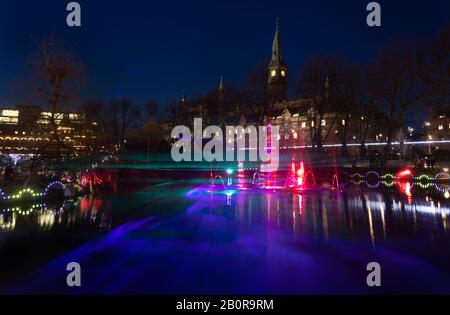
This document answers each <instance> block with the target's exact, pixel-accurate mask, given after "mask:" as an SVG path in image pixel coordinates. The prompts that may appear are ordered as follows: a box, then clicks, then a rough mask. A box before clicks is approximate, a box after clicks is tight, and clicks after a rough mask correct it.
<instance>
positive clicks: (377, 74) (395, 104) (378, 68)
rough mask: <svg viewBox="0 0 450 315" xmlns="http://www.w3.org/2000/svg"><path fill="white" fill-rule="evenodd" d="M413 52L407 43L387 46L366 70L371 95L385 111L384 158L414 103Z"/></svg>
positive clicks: (412, 48) (414, 55) (401, 129)
mask: <svg viewBox="0 0 450 315" xmlns="http://www.w3.org/2000/svg"><path fill="white" fill-rule="evenodd" d="M415 52H416V49H415V47H414V46H412V45H411V44H410V43H406V42H397V43H395V44H390V45H388V46H387V47H386V48H384V49H383V50H382V51H381V52H380V54H379V56H378V58H377V60H375V62H373V63H371V64H370V65H369V66H368V68H367V79H368V86H369V88H370V89H371V95H372V97H374V98H375V99H376V100H377V102H378V101H379V102H380V104H381V106H383V107H385V108H386V109H387V121H386V142H387V145H386V148H385V158H388V157H389V153H390V148H391V144H392V142H393V140H394V139H395V137H396V136H397V135H398V133H399V132H400V133H401V132H402V131H403V129H404V124H405V115H406V112H407V110H408V109H410V107H411V106H412V105H413V104H414V103H415V102H416V96H417V93H416V90H415V87H416V81H417V80H416V78H417V77H416V54H415ZM400 141H402V139H400Z"/></svg>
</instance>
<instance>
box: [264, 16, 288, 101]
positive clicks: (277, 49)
mask: <svg viewBox="0 0 450 315" xmlns="http://www.w3.org/2000/svg"><path fill="white" fill-rule="evenodd" d="M278 24H279V19H278V18H277V20H276V31H275V37H274V39H273V44H272V59H271V60H270V64H269V66H268V67H267V69H268V72H269V73H268V96H269V101H270V102H271V103H274V102H278V101H284V100H286V98H287V79H288V72H287V65H286V64H285V63H284V55H283V49H282V48H281V39H280V32H279V26H278Z"/></svg>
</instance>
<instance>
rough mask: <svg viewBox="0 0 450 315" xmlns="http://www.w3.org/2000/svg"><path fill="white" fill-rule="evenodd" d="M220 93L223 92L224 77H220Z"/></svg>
mask: <svg viewBox="0 0 450 315" xmlns="http://www.w3.org/2000/svg"><path fill="white" fill-rule="evenodd" d="M219 91H223V77H222V76H220V83H219Z"/></svg>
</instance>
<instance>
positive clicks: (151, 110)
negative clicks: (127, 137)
mask: <svg viewBox="0 0 450 315" xmlns="http://www.w3.org/2000/svg"><path fill="white" fill-rule="evenodd" d="M145 111H146V114H147V118H148V119H157V118H158V117H159V108H158V103H157V102H156V101H155V100H153V99H151V100H149V101H147V102H146V103H145Z"/></svg>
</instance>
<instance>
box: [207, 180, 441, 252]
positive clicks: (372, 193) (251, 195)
mask: <svg viewBox="0 0 450 315" xmlns="http://www.w3.org/2000/svg"><path fill="white" fill-rule="evenodd" d="M212 198H213V199H214V201H215V202H213V203H211V206H210V211H212V212H214V211H217V209H218V206H217V202H219V201H220V202H223V205H224V206H225V205H226V208H228V210H232V211H233V213H234V219H235V220H236V221H238V222H239V224H243V225H245V226H248V227H252V226H253V225H255V224H268V226H270V227H273V228H276V229H279V230H292V232H293V235H294V237H295V235H306V236H309V237H311V236H312V237H317V238H322V239H325V240H328V239H330V238H332V239H355V240H359V239H364V238H365V237H367V238H369V240H370V242H371V244H372V247H374V248H375V245H376V242H377V241H380V240H389V239H395V238H398V237H408V236H411V235H414V234H423V235H424V234H427V233H428V234H433V235H437V236H442V235H447V236H448V235H449V226H450V203H449V202H448V201H447V200H434V199H432V198H431V197H429V196H426V197H421V196H417V197H412V196H405V195H401V194H398V193H396V192H395V191H376V190H359V189H355V188H353V189H352V188H349V189H346V190H344V191H341V192H338V193H336V192H330V191H326V190H323V191H309V192H308V191H307V192H304V193H301V194H298V193H286V192H285V193H281V194H280V193H275V192H267V191H239V192H238V191H235V192H234V193H230V192H229V193H227V194H225V197H224V196H223V194H220V193H213V196H212ZM221 199H224V200H223V201H222V200H221ZM225 199H226V200H225Z"/></svg>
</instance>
